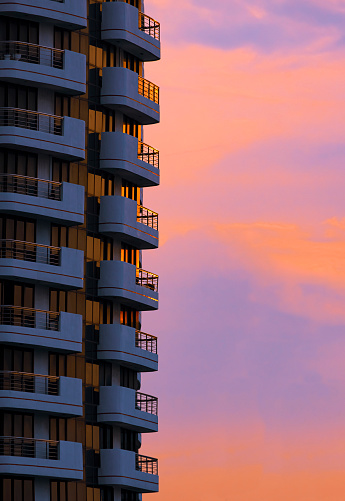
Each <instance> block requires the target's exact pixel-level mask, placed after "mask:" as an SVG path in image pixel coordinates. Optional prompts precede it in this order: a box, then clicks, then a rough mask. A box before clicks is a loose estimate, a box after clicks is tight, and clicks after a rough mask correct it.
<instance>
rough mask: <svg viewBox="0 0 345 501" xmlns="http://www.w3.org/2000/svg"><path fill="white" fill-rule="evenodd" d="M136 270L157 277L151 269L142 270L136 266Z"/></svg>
mask: <svg viewBox="0 0 345 501" xmlns="http://www.w3.org/2000/svg"><path fill="white" fill-rule="evenodd" d="M137 271H138V272H139V273H147V275H149V276H151V277H154V278H159V275H156V274H155V273H152V272H151V271H147V270H143V269H142V268H137Z"/></svg>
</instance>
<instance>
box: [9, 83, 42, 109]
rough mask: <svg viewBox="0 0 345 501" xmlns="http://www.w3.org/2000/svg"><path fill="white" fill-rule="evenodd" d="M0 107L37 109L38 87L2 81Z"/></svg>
mask: <svg viewBox="0 0 345 501" xmlns="http://www.w3.org/2000/svg"><path fill="white" fill-rule="evenodd" d="M0 107H2V108H3V107H10V108H21V109H23V110H31V111H37V89H35V88H34V87H23V86H21V85H15V84H7V83H5V82H0Z"/></svg>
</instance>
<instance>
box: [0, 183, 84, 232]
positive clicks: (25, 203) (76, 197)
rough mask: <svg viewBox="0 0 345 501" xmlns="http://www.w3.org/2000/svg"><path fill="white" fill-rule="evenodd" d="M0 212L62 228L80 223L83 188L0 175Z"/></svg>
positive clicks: (82, 213)
mask: <svg viewBox="0 0 345 501" xmlns="http://www.w3.org/2000/svg"><path fill="white" fill-rule="evenodd" d="M0 212H4V213H6V214H14V215H20V216H28V215H30V217H33V218H35V219H47V220H49V221H53V222H58V223H59V224H65V225H68V226H69V225H76V224H82V223H83V222H84V187H83V186H80V185H78V184H72V183H56V182H54V181H48V180H45V179H36V178H32V177H28V176H19V175H17V174H0Z"/></svg>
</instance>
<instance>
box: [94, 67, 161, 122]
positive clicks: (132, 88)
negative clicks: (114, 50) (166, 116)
mask: <svg viewBox="0 0 345 501" xmlns="http://www.w3.org/2000/svg"><path fill="white" fill-rule="evenodd" d="M102 71H103V77H102V90H101V104H103V105H104V106H107V107H108V108H111V109H113V110H117V111H121V112H123V113H125V114H126V115H128V116H129V117H131V118H134V119H135V120H138V121H139V122H140V123H141V124H143V125H145V124H155V123H157V122H159V119H160V114H159V87H158V86H157V85H155V84H153V83H152V82H149V80H145V79H144V78H142V77H140V76H139V75H138V73H135V71H131V70H129V69H127V68H109V67H108V68H103V70H102Z"/></svg>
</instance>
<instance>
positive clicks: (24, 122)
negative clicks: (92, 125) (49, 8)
mask: <svg viewBox="0 0 345 501" xmlns="http://www.w3.org/2000/svg"><path fill="white" fill-rule="evenodd" d="M47 1H48V0H47ZM49 1H52V0H49ZM0 146H7V147H9V148H13V147H14V148H20V149H23V150H27V151H34V152H37V153H46V154H48V155H54V156H57V157H59V158H64V159H66V160H72V161H73V160H83V159H84V158H85V122H83V120H78V119H76V118H71V117H58V116H55V115H47V114H46V113H39V112H37V111H31V110H22V109H19V108H0Z"/></svg>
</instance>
